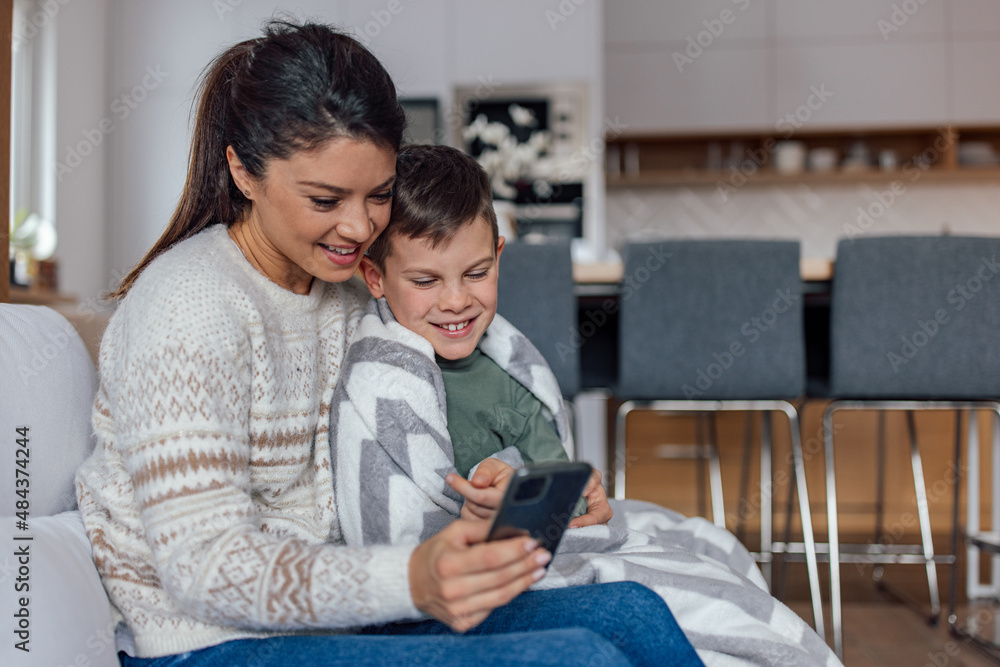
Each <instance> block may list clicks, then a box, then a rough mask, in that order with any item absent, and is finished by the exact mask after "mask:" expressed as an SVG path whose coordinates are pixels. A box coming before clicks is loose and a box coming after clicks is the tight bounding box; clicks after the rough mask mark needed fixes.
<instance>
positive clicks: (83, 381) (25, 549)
mask: <svg viewBox="0 0 1000 667" xmlns="http://www.w3.org/2000/svg"><path fill="white" fill-rule="evenodd" d="M85 323H86V324H87V325H88V326H90V325H92V324H93V322H92V321H89V320H88V321H87V322H85ZM0 364H2V368H3V373H0V401H2V404H0V405H2V407H0V434H2V436H0V442H2V443H3V450H4V457H3V459H2V463H0V471H2V473H0V554H2V556H0V590H2V591H3V593H2V594H0V617H2V618H4V619H6V621H5V622H4V624H3V625H4V632H3V637H4V639H3V641H2V642H0V665H17V666H18V667H21V666H23V665H30V666H35V665H37V666H38V667H63V666H69V665H72V666H74V667H109V666H112V665H117V664H118V660H117V656H116V651H115V640H114V630H115V626H114V623H113V621H112V612H111V604H110V602H109V601H108V598H107V595H106V593H105V592H104V587H103V586H102V585H101V581H100V577H99V575H98V573H97V569H96V568H95V567H94V563H93V560H92V555H91V548H90V542H89V541H88V539H87V536H86V534H85V532H84V529H83V522H82V520H81V518H80V513H79V512H78V511H77V509H76V507H77V505H76V497H75V494H74V489H73V477H74V475H75V473H76V470H77V468H78V467H79V466H80V464H81V463H82V462H83V461H84V459H86V457H87V456H88V455H89V454H90V452H91V450H92V449H93V447H94V436H93V429H92V428H91V424H90V412H91V407H92V405H93V400H94V392H95V391H96V389H97V374H96V371H95V368H94V362H93V359H92V357H91V353H90V352H89V351H88V347H87V345H85V344H84V342H83V340H82V339H81V338H80V335H79V334H78V333H77V328H76V327H74V326H73V324H71V323H70V321H69V320H67V319H66V318H65V317H64V316H63V315H61V314H59V313H57V312H56V311H54V310H52V309H51V308H48V307H44V306H28V305H10V304H0ZM11 630H13V632H11Z"/></svg>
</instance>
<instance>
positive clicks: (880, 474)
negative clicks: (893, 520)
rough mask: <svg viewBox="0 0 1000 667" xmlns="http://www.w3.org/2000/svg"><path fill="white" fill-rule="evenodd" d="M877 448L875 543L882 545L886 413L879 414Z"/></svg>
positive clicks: (880, 412) (883, 529)
mask: <svg viewBox="0 0 1000 667" xmlns="http://www.w3.org/2000/svg"><path fill="white" fill-rule="evenodd" d="M876 442H877V446H876V450H875V452H876V455H875V456H876V461H875V469H876V478H875V480H876V481H875V489H876V496H875V541H874V542H872V544H882V543H883V542H882V538H883V537H884V534H885V533H884V531H885V525H884V524H885V412H883V411H881V410H879V413H878V440H877V441H876Z"/></svg>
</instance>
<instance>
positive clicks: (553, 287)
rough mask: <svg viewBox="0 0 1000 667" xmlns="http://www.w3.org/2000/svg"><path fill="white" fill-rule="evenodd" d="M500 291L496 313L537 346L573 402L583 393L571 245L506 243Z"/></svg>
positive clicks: (553, 242)
mask: <svg viewBox="0 0 1000 667" xmlns="http://www.w3.org/2000/svg"><path fill="white" fill-rule="evenodd" d="M498 289H499V295H498V301H497V312H498V313H500V314H501V315H503V316H504V317H505V318H507V319H508V320H509V321H510V323H511V324H513V325H514V326H515V327H517V328H518V329H520V330H521V332H522V333H523V334H524V335H525V336H527V337H528V340H530V341H531V342H532V343H534V345H535V347H537V348H538V350H539V351H540V352H541V353H542V356H544V357H545V360H546V361H547V362H548V363H549V366H550V367H551V368H552V372H553V373H555V376H556V379H557V380H558V381H559V388H560V389H562V393H563V396H564V397H566V398H568V399H572V398H573V397H574V396H575V395H576V394H577V393H579V391H580V349H579V345H576V344H574V340H575V338H574V332H575V331H576V329H577V327H578V322H577V306H576V297H575V296H574V294H573V261H572V257H571V255H570V246H569V243H568V242H565V241H552V242H547V243H537V244H536V243H525V242H523V241H512V242H509V243H507V244H506V245H505V246H504V249H503V254H502V255H501V257H500V284H499V287H498Z"/></svg>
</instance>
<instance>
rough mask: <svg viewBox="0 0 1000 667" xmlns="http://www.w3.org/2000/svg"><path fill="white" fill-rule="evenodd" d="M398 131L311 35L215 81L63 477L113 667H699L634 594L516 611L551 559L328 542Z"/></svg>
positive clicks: (498, 547)
mask: <svg viewBox="0 0 1000 667" xmlns="http://www.w3.org/2000/svg"><path fill="white" fill-rule="evenodd" d="M403 128H404V117H403V113H402V110H401V108H400V106H399V103H398V102H397V100H396V96H395V87H394V86H393V83H392V81H391V80H390V78H389V76H388V74H387V73H386V72H385V70H384V69H383V68H382V67H381V65H380V64H379V63H378V61H377V60H376V59H375V58H374V57H373V56H372V55H371V54H370V53H368V52H367V51H366V50H365V49H364V48H363V47H361V46H360V45H359V44H358V43H357V42H356V41H354V40H353V39H351V38H349V37H347V36H345V35H341V34H338V33H336V32H335V31H333V30H331V29H330V28H328V27H326V26H321V25H304V26H295V25H290V24H286V23H273V24H271V25H269V26H268V28H267V30H266V32H265V35H264V36H263V37H261V38H258V39H254V40H250V41H247V42H243V43H241V44H238V45H236V46H234V47H232V48H231V49H229V50H228V51H226V52H225V53H223V54H222V55H221V56H220V57H219V58H218V59H217V60H216V61H215V62H214V63H213V64H212V65H211V66H210V67H209V69H208V70H207V71H206V74H205V77H204V80H203V82H202V87H201V91H200V102H199V107H198V114H197V120H196V126H195V132H194V140H193V144H192V150H191V158H190V165H189V170H188V178H187V182H186V184H185V187H184V192H183V194H182V197H181V200H180V203H179V205H178V207H177V210H176V212H175V213H174V215H173V218H172V220H171V222H170V225H169V227H168V229H167V230H166V232H164V234H163V236H162V237H161V238H160V240H159V241H157V243H156V244H155V245H154V246H153V248H152V249H151V250H150V251H149V252H148V253H147V254H146V256H145V257H144V258H143V259H142V261H141V262H140V263H139V264H138V265H137V266H136V267H135V269H133V270H132V272H131V273H129V274H128V275H127V276H126V277H125V279H124V280H123V281H122V284H121V287H120V288H119V289H118V290H117V292H116V293H115V295H114V296H116V297H117V298H120V299H121V303H120V306H119V308H118V310H117V312H116V314H115V316H114V317H113V319H112V321H111V323H110V324H109V326H108V329H107V331H106V332H105V335H104V338H103V342H102V348H101V360H100V361H101V363H100V366H101V386H100V389H99V392H98V397H97V400H96V401H95V407H94V427H95V430H96V432H97V436H98V447H97V449H96V450H95V453H94V455H93V456H92V457H91V458H90V459H89V460H88V461H87V463H86V464H85V465H84V466H83V467H82V468H81V470H80V472H79V474H78V478H77V490H78V499H79V504H80V509H81V511H82V513H83V516H84V522H85V524H86V527H87V532H88V535H89V536H90V540H91V542H92V544H93V547H94V560H95V563H96V564H97V567H98V569H99V571H100V573H101V576H102V580H103V582H104V585H105V588H106V589H107V591H108V594H109V597H110V599H111V601H112V602H113V603H114V605H115V608H116V610H117V612H118V613H119V614H120V619H121V620H122V621H124V624H123V626H121V627H122V628H123V629H122V631H121V633H120V646H121V647H123V648H125V649H126V650H125V651H124V652H123V654H122V661H123V664H125V665H167V664H169V665H210V664H259V665H270V664H285V663H289V664H294V663H301V664H314V663H316V664H319V663H322V664H324V665H328V664H358V663H365V662H371V663H381V662H393V661H405V662H407V663H410V664H431V663H437V662H442V661H446V662H448V663H455V662H459V663H462V662H469V663H472V662H476V663H478V662H480V661H483V660H489V661H490V662H491V663H493V664H498V663H509V664H518V663H524V662H532V663H535V664H560V663H566V662H570V663H577V662H581V661H585V662H599V663H601V664H630V663H631V664H656V663H660V664H662V663H663V662H664V661H666V660H669V661H671V662H672V663H673V664H700V663H699V661H698V659H697V657H696V656H695V655H694V652H693V649H691V647H690V645H689V644H688V643H687V641H686V639H685V638H684V636H683V634H682V633H681V632H680V630H679V629H678V628H677V625H676V623H675V622H674V620H673V617H672V616H671V615H670V612H669V611H668V610H667V608H666V606H665V605H664V604H663V603H662V601H661V600H660V599H659V598H658V597H657V596H655V595H654V594H652V592H650V591H648V590H647V589H644V588H642V587H639V586H636V585H634V584H623V585H614V586H610V585H609V586H591V587H586V588H585V589H567V590H565V591H557V592H544V593H543V592H539V593H527V594H525V595H523V596H520V597H519V595H520V594H521V593H522V592H523V591H525V590H526V589H527V588H528V586H530V585H531V584H532V583H533V582H534V581H536V580H537V579H538V578H540V576H541V575H542V574H543V572H544V566H545V564H546V563H547V562H548V561H549V559H550V558H551V555H550V554H548V553H546V552H545V551H544V550H542V549H540V548H539V547H538V544H537V543H536V542H534V541H533V540H529V539H527V538H518V539H511V540H505V541H502V542H492V543H488V544H487V543H483V540H484V539H485V534H486V528H487V527H486V525H485V524H486V522H482V521H470V520H458V521H456V522H454V523H453V524H451V525H450V526H448V527H447V528H445V529H444V530H443V531H441V532H440V533H439V534H438V535H436V536H435V537H433V538H431V539H429V540H427V541H426V542H424V543H423V544H420V545H419V546H417V547H416V548H414V547H412V546H403V547H399V546H395V547H393V546H385V547H375V548H363V549H349V548H347V547H345V546H343V545H342V544H338V543H339V542H340V541H341V540H340V531H339V527H338V525H337V522H336V516H337V515H336V511H335V505H334V497H333V491H332V484H331V472H330V460H329V452H328V442H327V438H328V431H327V426H326V422H327V420H328V415H329V407H330V398H331V395H332V392H333V388H334V386H335V384H336V380H337V374H338V370H339V366H340V363H341V360H342V358H343V355H344V352H345V349H346V345H345V343H346V341H347V340H348V339H349V337H350V336H351V334H352V332H353V330H354V328H355V326H356V324H357V322H358V321H359V319H360V316H361V313H362V311H363V309H364V305H365V302H366V301H367V299H368V296H367V293H366V291H365V289H364V287H363V286H361V284H360V283H357V282H354V281H350V282H349V279H350V278H351V276H352V275H353V273H354V271H355V269H356V267H357V265H358V262H359V260H360V258H361V256H362V255H363V254H364V252H365V251H366V249H367V248H368V246H369V245H370V244H371V242H372V241H373V240H374V238H375V237H376V236H377V235H378V234H379V232H380V231H381V230H382V229H383V228H384V227H385V225H386V223H387V220H388V217H389V210H390V205H391V198H392V184H393V180H394V177H395V157H396V152H397V150H398V148H399V145H400V143H401V138H402V132H403ZM376 409H378V408H377V406H376ZM484 465H485V466H486V467H485V468H484V469H485V470H487V471H490V470H492V472H491V473H490V474H491V475H493V476H494V478H496V477H499V476H500V475H501V474H502V470H501V467H500V466H496V467H494V468H490V466H489V465H488V464H484ZM515 598H516V599H515ZM512 600H513V602H511V601H512ZM428 616H429V617H432V618H433V619H436V620H419V619H426V618H427V617H428ZM400 621H411V622H400ZM412 621H419V622H412ZM456 631H457V633H463V632H464V633H466V634H464V635H463V634H457V633H456ZM400 635H407V636H400ZM133 656H135V657H133Z"/></svg>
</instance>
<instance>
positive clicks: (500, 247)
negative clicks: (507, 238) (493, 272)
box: [497, 236, 504, 260]
mask: <svg viewBox="0 0 1000 667" xmlns="http://www.w3.org/2000/svg"><path fill="white" fill-rule="evenodd" d="M503 242H504V238H503V237H502V236H498V237H497V259H498V260H499V259H500V253H502V252H503Z"/></svg>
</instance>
